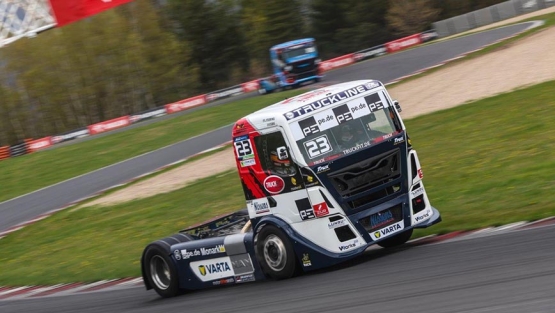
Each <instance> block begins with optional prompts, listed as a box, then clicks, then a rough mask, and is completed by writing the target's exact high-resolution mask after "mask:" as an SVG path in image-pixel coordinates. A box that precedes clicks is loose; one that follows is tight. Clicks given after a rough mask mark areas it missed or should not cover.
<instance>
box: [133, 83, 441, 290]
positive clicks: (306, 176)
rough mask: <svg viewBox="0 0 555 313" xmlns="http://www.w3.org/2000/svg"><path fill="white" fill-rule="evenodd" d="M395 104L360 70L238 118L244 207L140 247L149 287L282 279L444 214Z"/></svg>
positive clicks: (405, 234) (396, 240)
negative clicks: (358, 76)
mask: <svg viewBox="0 0 555 313" xmlns="http://www.w3.org/2000/svg"><path fill="white" fill-rule="evenodd" d="M400 110H401V108H400V105H399V103H398V102H397V101H394V100H392V98H391V97H390V95H389V94H388V92H387V90H386V88H385V87H384V85H383V84H382V83H381V82H379V81H376V80H359V81H352V82H347V83H341V84H337V85H332V86H328V87H324V88H320V89H316V90H313V91H309V92H307V93H304V94H301V95H299V96H295V97H292V98H289V99H286V100H283V101H281V102H279V103H276V104H274V105H271V106H268V107H266V108H263V109H261V110H259V111H257V112H254V113H252V114H249V115H247V116H245V117H243V118H241V119H240V120H238V121H237V122H236V123H235V124H234V126H233V129H232V145H233V149H234V157H235V160H236V164H237V170H238V173H239V177H240V183H241V184H242V187H243V191H244V196H245V200H246V208H244V209H242V210H239V211H236V212H233V213H231V214H227V215H224V216H220V217H217V218H215V219H212V220H210V221H208V222H205V223H203V224H201V225H196V226H193V227H189V228H187V229H184V230H182V231H180V232H178V233H177V234H175V235H173V236H170V237H167V238H164V239H161V240H157V241H154V242H152V243H150V244H149V245H148V246H146V248H145V249H144V252H143V255H142V258H141V264H142V275H143V280H144V284H145V286H146V288H147V289H154V290H155V291H156V292H157V293H158V294H159V295H160V296H162V297H171V296H175V295H178V294H180V293H182V292H184V291H186V290H194V289H203V288H208V287H213V286H221V285H228V284H240V283H246V282H253V281H259V280H264V279H275V280H280V279H287V278H290V277H293V276H295V275H298V274H301V273H302V272H305V271H312V270H316V269H320V268H324V267H328V266H331V265H334V264H337V263H340V262H343V261H346V260H349V259H352V258H354V257H356V256H359V255H361V254H362V253H363V252H364V251H365V250H366V249H367V248H368V247H369V246H370V245H374V244H376V245H378V246H381V247H384V248H390V247H394V246H398V245H401V244H403V243H405V242H407V241H408V240H409V239H410V237H411V235H412V233H413V230H414V229H415V228H425V227H429V226H431V225H434V224H436V223H438V222H440V221H441V216H440V213H439V211H438V210H437V209H435V208H434V207H432V206H431V204H430V201H429V199H428V196H427V193H426V189H425V188H424V182H423V180H422V178H423V173H422V168H421V166H420V161H419V158H418V155H417V153H416V151H415V149H414V148H413V147H412V145H411V140H410V138H409V136H408V135H407V131H406V129H405V125H404V124H403V121H402V119H401V117H400V115H399V112H400Z"/></svg>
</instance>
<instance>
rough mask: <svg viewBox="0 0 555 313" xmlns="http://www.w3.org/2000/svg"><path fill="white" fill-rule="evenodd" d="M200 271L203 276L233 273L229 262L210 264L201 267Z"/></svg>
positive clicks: (199, 267)
mask: <svg viewBox="0 0 555 313" xmlns="http://www.w3.org/2000/svg"><path fill="white" fill-rule="evenodd" d="M198 271H199V273H200V274H201V275H202V276H206V275H213V274H219V273H225V272H230V273H231V272H232V270H231V267H230V266H229V263H228V262H218V263H210V264H206V265H204V264H203V265H199V266H198Z"/></svg>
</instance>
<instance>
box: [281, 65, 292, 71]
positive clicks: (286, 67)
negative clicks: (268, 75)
mask: <svg viewBox="0 0 555 313" xmlns="http://www.w3.org/2000/svg"><path fill="white" fill-rule="evenodd" d="M283 69H284V70H286V71H288V72H289V71H291V70H292V69H293V67H292V66H291V65H286V66H285V67H284V68H283Z"/></svg>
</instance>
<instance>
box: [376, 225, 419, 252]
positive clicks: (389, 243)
mask: <svg viewBox="0 0 555 313" xmlns="http://www.w3.org/2000/svg"><path fill="white" fill-rule="evenodd" d="M412 231H413V229H412V228H411V229H409V230H406V231H404V232H402V233H400V234H398V235H395V236H393V237H391V238H387V239H384V240H382V241H380V242H378V246H380V247H383V248H393V247H396V246H400V245H402V244H404V243H405V242H407V241H408V240H409V239H410V236H412Z"/></svg>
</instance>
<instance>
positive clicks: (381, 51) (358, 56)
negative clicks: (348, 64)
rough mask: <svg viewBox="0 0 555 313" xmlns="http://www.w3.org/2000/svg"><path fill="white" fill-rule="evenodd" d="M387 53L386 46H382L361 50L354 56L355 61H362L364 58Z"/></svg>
mask: <svg viewBox="0 0 555 313" xmlns="http://www.w3.org/2000/svg"><path fill="white" fill-rule="evenodd" d="M386 53H387V49H386V47H385V46H380V47H379V48H374V49H371V50H368V51H364V50H363V51H359V52H357V53H355V55H354V56H353V57H354V59H355V61H357V62H358V61H362V60H364V59H369V58H375V57H378V56H381V55H384V54H386Z"/></svg>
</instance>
